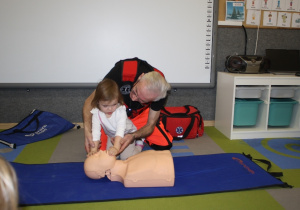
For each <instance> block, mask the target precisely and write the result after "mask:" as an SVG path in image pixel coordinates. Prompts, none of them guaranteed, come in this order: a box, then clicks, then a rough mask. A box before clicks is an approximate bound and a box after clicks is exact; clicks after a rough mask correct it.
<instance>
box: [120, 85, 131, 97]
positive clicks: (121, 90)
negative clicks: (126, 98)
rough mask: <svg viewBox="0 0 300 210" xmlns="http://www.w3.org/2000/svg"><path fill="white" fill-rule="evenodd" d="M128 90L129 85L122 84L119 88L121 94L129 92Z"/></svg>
mask: <svg viewBox="0 0 300 210" xmlns="http://www.w3.org/2000/svg"><path fill="white" fill-rule="evenodd" d="M130 90H131V86H130V85H123V86H122V87H121V88H120V92H121V94H122V95H128V94H129V93H130Z"/></svg>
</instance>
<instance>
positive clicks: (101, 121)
mask: <svg viewBox="0 0 300 210" xmlns="http://www.w3.org/2000/svg"><path fill="white" fill-rule="evenodd" d="M91 113H92V115H93V116H92V135H93V141H99V140H100V137H101V127H103V130H104V132H105V134H106V135H107V136H109V137H115V136H121V137H122V138H123V137H124V135H125V134H127V133H132V132H134V131H136V130H137V129H136V127H135V125H134V124H133V123H132V122H131V120H130V119H128V117H127V114H126V107H125V106H124V105H121V106H119V107H118V108H117V109H116V110H115V111H114V112H113V113H112V115H111V116H110V117H109V118H107V117H106V115H105V113H103V112H102V111H100V110H99V109H98V108H93V109H92V110H91Z"/></svg>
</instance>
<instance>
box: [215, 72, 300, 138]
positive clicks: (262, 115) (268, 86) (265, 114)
mask: <svg viewBox="0 0 300 210" xmlns="http://www.w3.org/2000/svg"><path fill="white" fill-rule="evenodd" d="M217 79H218V80H217V98H216V112H215V127H216V128H217V129H218V130H219V131H220V132H222V133H223V134H224V135H225V136H226V137H228V138H229V139H251V138H278V137H300V77H297V76H294V75H273V74H234V73H225V72H218V77H217ZM245 86H246V87H247V88H250V89H251V88H253V89H255V90H257V89H260V90H261V94H259V96H258V97H259V99H260V100H262V101H263V103H261V104H260V105H259V107H258V110H257V113H258V114H257V122H256V124H255V125H254V126H249V127H247V126H233V119H234V108H235V98H236V89H239V87H245ZM280 87H282V88H289V87H290V88H292V89H293V90H294V94H293V96H292V97H291V98H292V99H293V100H296V101H298V103H297V104H295V105H294V106H293V114H292V117H291V123H290V124H289V126H283V127H280V126H279V127H277V126H276V127H271V126H268V119H269V108H270V101H271V92H272V94H273V92H274V91H275V89H276V90H277V89H278V88H280ZM272 89H273V91H272ZM239 97H241V96H240V93H239ZM245 98H246V97H245Z"/></svg>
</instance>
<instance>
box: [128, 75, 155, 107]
mask: <svg viewBox="0 0 300 210" xmlns="http://www.w3.org/2000/svg"><path fill="white" fill-rule="evenodd" d="M157 97H158V94H157V93H154V92H151V91H149V90H147V87H146V84H145V82H144V81H140V80H138V81H137V82H136V83H135V84H134V85H133V87H132V89H131V91H130V98H131V100H132V101H138V102H139V103H140V104H141V105H144V104H147V103H149V102H152V101H154V100H155V99H156V98H157Z"/></svg>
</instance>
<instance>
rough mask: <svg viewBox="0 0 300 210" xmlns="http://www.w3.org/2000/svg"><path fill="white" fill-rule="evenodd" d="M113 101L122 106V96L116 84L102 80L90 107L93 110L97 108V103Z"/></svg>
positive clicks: (108, 80)
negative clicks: (116, 100) (115, 100)
mask: <svg viewBox="0 0 300 210" xmlns="http://www.w3.org/2000/svg"><path fill="white" fill-rule="evenodd" d="M114 99H118V103H120V104H124V102H123V96H122V94H121V92H120V90H119V87H118V85H117V83H116V82H115V81H113V80H111V79H103V80H102V81H101V82H99V84H98V85H97V88H96V92H95V96H94V98H93V100H92V102H91V105H92V107H93V108H96V107H97V108H99V101H112V100H114Z"/></svg>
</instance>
